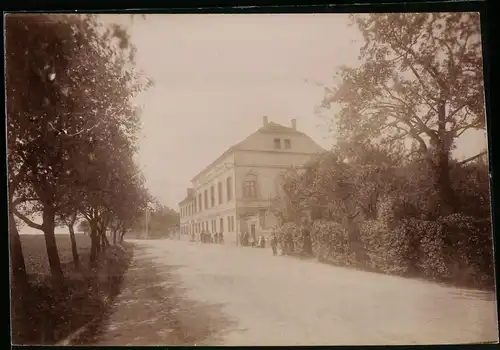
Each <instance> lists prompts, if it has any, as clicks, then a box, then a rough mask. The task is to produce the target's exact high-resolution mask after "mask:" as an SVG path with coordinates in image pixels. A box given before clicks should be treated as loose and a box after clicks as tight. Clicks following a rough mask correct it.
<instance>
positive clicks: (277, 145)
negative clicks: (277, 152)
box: [274, 139, 281, 149]
mask: <svg viewBox="0 0 500 350" xmlns="http://www.w3.org/2000/svg"><path fill="white" fill-rule="evenodd" d="M274 148H275V149H281V140H280V139H274Z"/></svg>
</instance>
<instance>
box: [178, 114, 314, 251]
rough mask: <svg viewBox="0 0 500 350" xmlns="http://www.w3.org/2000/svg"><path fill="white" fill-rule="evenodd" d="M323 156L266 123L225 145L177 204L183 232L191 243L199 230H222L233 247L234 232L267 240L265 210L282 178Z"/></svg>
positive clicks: (289, 130)
mask: <svg viewBox="0 0 500 350" xmlns="http://www.w3.org/2000/svg"><path fill="white" fill-rule="evenodd" d="M322 152H324V149H323V148H322V147H321V146H319V145H318V144H317V143H316V142H315V141H314V140H312V139H311V138H310V137H309V136H307V135H306V134H304V133H302V132H300V131H298V130H297V127H296V121H295V119H293V120H292V121H291V126H290V127H285V126H283V125H280V124H276V123H273V122H269V121H268V119H267V117H264V118H263V125H262V127H261V128H259V129H258V130H257V131H256V132H254V133H253V134H251V135H250V136H248V137H247V138H246V139H244V140H243V141H242V142H240V143H238V144H236V145H234V146H232V147H230V148H229V149H228V150H227V151H226V152H224V153H223V154H222V155H221V156H220V157H219V158H217V159H216V160H215V161H214V162H212V164H210V165H209V166H207V167H206V168H205V169H204V170H202V171H201V172H200V173H199V174H197V175H196V176H195V177H194V178H193V179H192V180H191V182H192V188H188V189H187V194H186V198H184V200H182V201H181V202H180V203H179V209H180V229H181V233H182V234H186V235H189V236H191V237H193V238H195V239H198V238H199V234H200V232H202V230H205V231H206V232H207V231H208V232H210V233H214V232H221V231H222V232H223V233H224V239H225V241H226V242H229V243H234V244H238V243H239V242H238V240H239V234H240V233H242V232H248V233H249V234H250V236H251V237H253V238H255V237H258V236H260V235H264V236H267V235H269V233H270V232H271V230H272V228H273V227H274V226H275V225H276V224H277V221H276V218H275V217H274V215H273V214H272V212H271V210H270V206H271V203H272V201H273V200H274V198H276V196H277V195H278V192H279V190H280V185H281V181H282V178H283V174H284V173H285V172H286V171H287V170H288V169H290V168H291V167H302V166H304V165H305V164H306V163H307V162H309V161H310V160H311V158H313V157H314V156H316V155H318V154H320V153H322Z"/></svg>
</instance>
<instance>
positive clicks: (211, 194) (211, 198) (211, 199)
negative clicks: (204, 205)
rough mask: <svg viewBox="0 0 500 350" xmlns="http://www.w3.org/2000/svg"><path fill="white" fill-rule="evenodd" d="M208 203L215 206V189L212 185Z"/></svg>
mask: <svg viewBox="0 0 500 350" xmlns="http://www.w3.org/2000/svg"><path fill="white" fill-rule="evenodd" d="M210 205H211V207H215V190H214V186H211V187H210Z"/></svg>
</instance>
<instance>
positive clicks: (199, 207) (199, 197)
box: [198, 193, 202, 211]
mask: <svg viewBox="0 0 500 350" xmlns="http://www.w3.org/2000/svg"><path fill="white" fill-rule="evenodd" d="M201 205H202V202H201V193H200V194H199V195H198V211H201V210H202V207H201Z"/></svg>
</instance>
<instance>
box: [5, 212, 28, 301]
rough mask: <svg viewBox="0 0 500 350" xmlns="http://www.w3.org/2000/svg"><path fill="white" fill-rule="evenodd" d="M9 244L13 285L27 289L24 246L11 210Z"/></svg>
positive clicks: (20, 289) (21, 289)
mask: <svg viewBox="0 0 500 350" xmlns="http://www.w3.org/2000/svg"><path fill="white" fill-rule="evenodd" d="M9 246H10V268H11V273H12V280H11V281H12V285H11V287H14V286H15V287H16V289H17V288H19V291H25V290H26V288H27V287H28V275H27V273H26V265H25V263H24V255H23V247H22V245H21V238H20V237H19V231H18V230H17V226H16V222H15V220H14V214H13V213H12V211H10V210H9Z"/></svg>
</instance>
